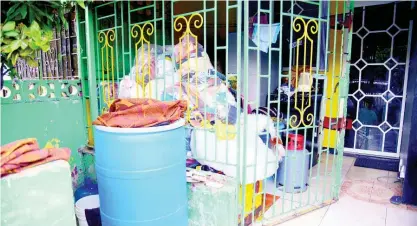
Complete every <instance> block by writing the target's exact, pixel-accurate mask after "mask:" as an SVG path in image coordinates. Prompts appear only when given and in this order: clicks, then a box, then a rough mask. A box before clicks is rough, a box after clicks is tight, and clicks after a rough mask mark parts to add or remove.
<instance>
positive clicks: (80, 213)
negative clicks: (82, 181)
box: [75, 195, 100, 226]
mask: <svg viewBox="0 0 417 226" xmlns="http://www.w3.org/2000/svg"><path fill="white" fill-rule="evenodd" d="M98 207H100V199H99V197H98V195H89V196H86V197H84V198H81V199H79V200H78V201H77V202H76V203H75V215H76V216H77V220H78V225H79V226H88V223H87V218H86V217H85V210H86V209H95V208H98Z"/></svg>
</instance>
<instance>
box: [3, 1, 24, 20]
mask: <svg viewBox="0 0 417 226" xmlns="http://www.w3.org/2000/svg"><path fill="white" fill-rule="evenodd" d="M14 4H15V5H13V6H12V7H10V9H9V10H7V14H6V17H7V18H8V17H10V15H12V13H14V12H15V11H16V9H17V7H19V6H20V4H21V3H20V2H14Z"/></svg>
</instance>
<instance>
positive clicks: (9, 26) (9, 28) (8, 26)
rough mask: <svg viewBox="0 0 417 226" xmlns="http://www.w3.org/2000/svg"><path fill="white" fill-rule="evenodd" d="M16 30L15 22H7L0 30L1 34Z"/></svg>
mask: <svg viewBox="0 0 417 226" xmlns="http://www.w3.org/2000/svg"><path fill="white" fill-rule="evenodd" d="M15 28H16V22H15V21H9V22H7V23H6V24H4V25H3V28H2V29H1V30H2V31H3V32H8V31H13V30H14V29H15Z"/></svg>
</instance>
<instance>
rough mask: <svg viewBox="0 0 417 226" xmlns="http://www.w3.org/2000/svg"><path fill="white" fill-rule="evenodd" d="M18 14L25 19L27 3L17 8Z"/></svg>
mask: <svg viewBox="0 0 417 226" xmlns="http://www.w3.org/2000/svg"><path fill="white" fill-rule="evenodd" d="M17 11H19V13H20V15H21V17H22V18H21V19H25V18H26V15H27V14H28V6H27V5H22V7H20V8H19V10H17Z"/></svg>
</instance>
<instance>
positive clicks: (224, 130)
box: [215, 121, 236, 140]
mask: <svg viewBox="0 0 417 226" xmlns="http://www.w3.org/2000/svg"><path fill="white" fill-rule="evenodd" d="M215 129H216V136H217V139H219V140H233V139H235V137H236V127H235V126H234V125H228V124H225V123H222V122H221V121H216V124H215Z"/></svg>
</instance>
